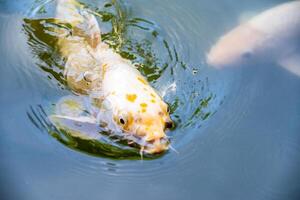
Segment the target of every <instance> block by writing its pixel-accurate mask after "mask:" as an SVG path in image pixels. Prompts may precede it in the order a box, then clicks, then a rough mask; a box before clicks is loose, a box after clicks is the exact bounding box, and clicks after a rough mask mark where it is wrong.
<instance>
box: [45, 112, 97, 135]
mask: <svg viewBox="0 0 300 200" xmlns="http://www.w3.org/2000/svg"><path fill="white" fill-rule="evenodd" d="M49 119H50V121H51V122H52V123H53V124H54V125H55V126H56V127H57V128H60V129H64V130H66V131H68V132H69V133H70V134H72V136H74V137H80V138H83V139H99V138H100V137H101V135H100V134H99V132H100V131H101V128H100V126H99V124H97V123H96V120H95V119H94V118H90V117H85V116H82V117H70V116H63V115H51V116H50V117H49Z"/></svg>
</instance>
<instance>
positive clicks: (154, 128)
mask: <svg viewBox="0 0 300 200" xmlns="http://www.w3.org/2000/svg"><path fill="white" fill-rule="evenodd" d="M78 7H80V5H79V4H78V3H77V2H76V1H75V0H58V4H57V14H56V18H57V19H58V20H59V21H61V22H65V23H69V24H71V25H72V27H73V33H72V34H71V35H68V34H66V33H60V34H61V35H62V36H61V38H60V40H59V42H58V46H59V48H60V50H61V53H62V55H63V56H64V57H65V58H66V59H67V62H66V66H65V76H66V80H67V83H68V85H69V87H70V88H71V89H72V91H74V92H75V93H77V94H79V95H88V96H89V97H90V101H91V102H90V104H91V106H90V109H89V111H90V112H91V113H92V115H93V119H91V122H93V121H94V120H95V119H96V121H97V122H98V123H100V122H105V123H106V124H107V126H108V127H109V128H110V129H112V130H113V129H118V130H120V131H123V132H124V134H127V135H128V138H137V139H138V140H140V141H141V142H140V145H141V148H142V150H143V151H144V152H147V153H159V152H162V151H164V150H166V149H168V143H169V142H168V139H167V136H166V134H165V129H166V128H170V126H172V121H171V119H170V116H169V113H168V111H167V110H168V108H167V107H168V106H167V104H166V103H165V102H164V101H163V100H162V98H161V97H160V96H159V95H158V94H157V93H156V91H155V90H154V89H153V88H152V87H151V86H150V84H149V83H148V82H147V81H146V80H145V78H144V77H143V76H142V75H141V73H140V72H139V71H138V70H137V69H136V68H135V67H134V66H133V64H132V63H131V62H130V61H128V60H126V59H123V58H122V57H121V56H120V55H118V54H117V53H115V52H114V50H112V49H110V48H109V47H108V45H106V44H105V43H103V42H101V33H100V28H99V26H98V23H97V20H96V18H95V17H94V16H93V15H92V14H90V13H89V12H88V11H87V10H84V9H82V10H81V9H78ZM93 110H94V111H95V112H92V111H93ZM66 115H68V113H64V115H56V116H52V118H53V119H54V118H55V119H56V121H57V119H62V120H64V121H66V120H72V117H73V116H72V114H70V115H71V116H66ZM75 117H76V116H75ZM77 117H78V116H77ZM75 121H76V120H75ZM84 121H85V123H87V122H86V118H84Z"/></svg>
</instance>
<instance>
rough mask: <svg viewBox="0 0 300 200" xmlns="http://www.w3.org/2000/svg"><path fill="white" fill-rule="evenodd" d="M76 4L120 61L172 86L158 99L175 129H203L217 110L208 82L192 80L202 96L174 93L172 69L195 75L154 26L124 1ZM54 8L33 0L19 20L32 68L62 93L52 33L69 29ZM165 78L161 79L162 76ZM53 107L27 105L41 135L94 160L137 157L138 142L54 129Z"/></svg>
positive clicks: (61, 70)
mask: <svg viewBox="0 0 300 200" xmlns="http://www.w3.org/2000/svg"><path fill="white" fill-rule="evenodd" d="M80 4H82V5H83V7H84V8H85V9H88V10H89V12H91V13H92V14H93V15H95V16H96V17H97V19H98V21H99V22H100V27H101V29H102V31H103V30H104V31H103V32H102V33H101V34H102V35H101V36H102V40H103V41H104V42H105V43H106V44H108V45H109V46H110V47H111V48H113V49H114V50H115V51H116V52H117V53H119V54H120V55H121V56H122V57H123V58H126V59H128V60H131V61H132V63H133V64H134V66H136V67H137V69H138V70H139V71H140V72H141V73H142V74H143V75H144V76H145V77H146V78H147V80H148V81H149V82H150V83H151V84H152V85H153V86H154V87H156V88H157V87H158V86H159V85H160V84H162V83H163V82H168V83H171V84H169V86H168V87H167V89H165V91H160V90H159V89H158V91H159V92H160V93H166V92H168V91H169V90H171V91H173V93H172V92H169V93H170V95H168V94H163V95H165V98H166V100H167V101H168V102H169V105H170V113H171V114H172V118H173V119H174V121H175V123H176V129H177V130H178V129H181V130H182V131H183V129H184V128H186V127H192V126H194V127H197V128H199V127H200V126H201V125H202V124H201V123H199V122H200V121H204V120H206V119H207V118H209V116H211V115H212V114H213V113H214V112H216V107H217V106H216V103H215V102H213V100H214V99H215V97H216V96H215V95H214V94H213V93H212V92H211V91H209V89H208V86H207V85H208V83H207V79H205V80H204V81H202V80H195V82H196V83H197V84H198V87H200V89H201V90H202V91H203V94H199V92H196V91H195V90H196V88H192V89H194V90H191V89H190V90H189V93H187V94H186V93H184V92H182V93H181V94H177V92H174V84H175V87H176V83H178V82H180V81H182V80H178V78H177V77H176V76H175V74H176V71H178V72H177V73H182V72H185V76H186V77H187V78H186V80H187V81H193V79H194V78H193V77H194V75H195V74H196V73H197V71H196V70H195V69H194V68H192V67H189V66H188V65H187V64H186V63H185V62H184V61H182V60H181V58H180V55H179V54H178V53H177V51H176V48H175V46H174V45H169V43H168V41H167V40H166V39H164V38H163V37H162V36H161V35H160V33H159V31H158V28H157V27H158V25H157V24H156V23H154V22H152V21H150V20H147V19H143V18H139V17H135V16H134V15H133V11H132V10H131V9H130V6H129V5H127V4H126V3H125V2H123V1H117V0H112V1H110V2H106V3H104V6H103V7H102V8H98V7H96V6H94V5H90V4H86V3H82V2H80ZM54 6H55V5H53V2H51V1H50V2H49V1H46V3H45V2H44V3H43V2H41V1H37V2H36V4H35V5H34V7H33V9H32V10H31V13H30V15H31V16H30V17H28V18H24V24H23V29H24V32H25V34H26V35H27V38H28V45H29V46H30V48H31V50H32V53H33V55H34V57H36V58H37V59H36V65H37V66H38V67H39V68H40V69H41V71H42V72H44V73H43V75H44V76H45V78H48V79H49V80H50V82H51V83H52V84H54V85H57V87H59V88H60V89H61V90H67V91H68V90H69V88H68V86H67V84H66V80H65V77H64V65H65V62H66V61H65V60H64V59H63V58H62V57H61V55H60V53H59V49H58V47H57V45H56V42H57V40H58V35H57V32H54V29H64V30H67V31H68V32H69V34H72V26H71V25H70V24H67V23H59V22H57V20H55V18H53V17H51V11H52V10H53V7H54ZM51 9H52V10H51ZM52 12H53V11H52ZM103 27H104V28H103ZM164 74H166V75H165V76H163V75H164ZM166 77H167V78H166ZM183 84H184V83H183ZM175 89H176V88H175ZM171 93H172V94H171ZM54 106H55V104H54V103H52V104H50V105H49V104H48V105H43V106H42V105H37V106H31V107H30V109H29V111H28V113H27V115H28V118H29V119H30V121H31V122H32V123H33V124H34V125H35V126H36V127H37V128H39V129H40V130H41V131H46V132H47V133H49V134H50V135H51V136H52V137H54V138H55V139H56V140H58V141H59V142H61V143H62V144H64V145H65V146H67V147H69V148H71V149H74V150H77V151H80V152H83V153H86V154H89V155H93V156H98V157H107V158H112V159H140V151H139V149H138V146H139V145H138V144H136V143H131V144H130V145H129V144H128V140H126V139H124V138H122V137H120V136H118V135H115V134H113V133H109V132H106V131H99V135H101V139H90V138H89V139H87V138H83V137H78V136H76V135H78V134H75V133H74V131H73V130H69V129H67V128H66V127H64V128H58V127H56V126H54V125H53V124H52V122H51V121H50V120H49V118H48V116H49V114H51V112H53V109H54ZM162 155H163V154H158V155H149V154H145V155H144V159H153V158H158V157H160V156H162Z"/></svg>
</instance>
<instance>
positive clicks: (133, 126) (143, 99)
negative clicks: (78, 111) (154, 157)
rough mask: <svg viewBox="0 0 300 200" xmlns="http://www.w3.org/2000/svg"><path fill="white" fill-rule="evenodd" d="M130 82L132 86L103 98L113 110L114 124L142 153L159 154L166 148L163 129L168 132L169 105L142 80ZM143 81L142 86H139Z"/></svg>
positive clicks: (171, 124)
mask: <svg viewBox="0 0 300 200" xmlns="http://www.w3.org/2000/svg"><path fill="white" fill-rule="evenodd" d="M136 80H140V81H137V82H134V84H133V85H134V87H130V88H129V87H127V88H125V87H124V88H121V89H119V90H118V91H115V92H114V93H113V94H112V95H110V96H109V97H108V98H107V99H108V100H109V101H110V105H112V110H113V116H112V118H113V121H114V123H115V125H116V126H117V127H118V128H119V129H120V130H121V131H122V132H123V133H125V134H123V135H124V136H125V138H127V139H128V141H133V142H135V143H137V144H139V146H140V147H141V150H142V151H143V152H145V153H149V154H155V153H161V152H164V151H165V150H167V149H168V146H169V140H168V137H167V135H166V130H167V129H171V128H172V127H173V126H174V125H173V121H172V120H171V118H170V114H169V112H170V111H169V106H168V105H167V103H165V102H164V101H163V99H162V98H161V97H160V96H159V95H158V94H157V93H156V91H155V90H154V89H153V88H152V87H151V86H150V85H149V84H148V83H147V82H146V80H144V79H143V78H142V77H140V76H139V77H138V79H136ZM140 82H143V83H144V84H140Z"/></svg>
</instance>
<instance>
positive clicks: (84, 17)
mask: <svg viewBox="0 0 300 200" xmlns="http://www.w3.org/2000/svg"><path fill="white" fill-rule="evenodd" d="M56 18H57V19H58V20H59V21H62V22H64V23H69V24H71V25H72V27H73V29H74V32H73V36H79V37H84V38H85V39H86V41H87V42H88V44H89V45H90V46H91V47H92V48H96V47H97V46H98V45H99V44H100V43H101V31H100V28H99V24H98V22H97V19H96V18H95V16H94V15H92V14H90V13H89V12H88V10H86V9H84V8H83V6H82V5H81V4H80V3H78V2H77V1H76V0H58V1H57V7H56Z"/></svg>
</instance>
